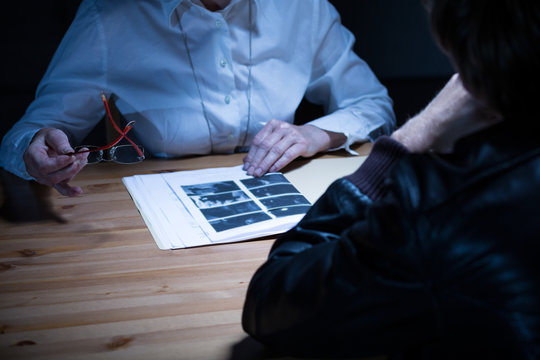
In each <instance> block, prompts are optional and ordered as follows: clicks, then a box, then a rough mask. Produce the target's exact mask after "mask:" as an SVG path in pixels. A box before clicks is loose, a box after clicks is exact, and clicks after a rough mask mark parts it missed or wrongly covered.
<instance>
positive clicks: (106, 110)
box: [101, 91, 144, 157]
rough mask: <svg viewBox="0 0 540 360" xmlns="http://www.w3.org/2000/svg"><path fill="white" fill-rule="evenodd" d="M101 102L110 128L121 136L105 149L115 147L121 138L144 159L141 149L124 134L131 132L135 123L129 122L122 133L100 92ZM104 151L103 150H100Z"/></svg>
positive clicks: (104, 97) (102, 93)
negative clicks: (110, 125)
mask: <svg viewBox="0 0 540 360" xmlns="http://www.w3.org/2000/svg"><path fill="white" fill-rule="evenodd" d="M101 100H103V105H104V106H105V112H106V113H107V117H108V118H109V122H110V123H111V124H112V126H113V127H114V129H115V130H116V131H117V132H118V133H119V134H121V136H120V137H118V138H117V139H116V140H115V141H114V142H113V143H112V144H111V145H110V146H108V147H107V148H110V147H113V146H114V145H116V144H117V143H118V142H119V141H120V140H122V138H125V139H126V140H127V141H129V143H130V144H131V145H132V146H133V147H134V148H135V150H137V153H138V154H139V156H140V157H144V154H143V152H142V151H141V149H140V148H139V146H137V144H135V143H134V142H133V140H131V139H130V138H129V137H128V136H127V135H126V134H127V132H128V131H129V130H131V128H132V127H133V126H132V124H134V123H135V121H131V122H129V123H128V124H127V125H126V127H125V128H124V131H122V130H121V129H120V128H119V127H118V125H117V124H116V122H115V121H114V119H113V117H112V115H111V109H110V108H109V102H108V101H107V97H106V96H105V93H104V92H103V91H102V92H101ZM128 127H129V128H128ZM102 150H104V149H102Z"/></svg>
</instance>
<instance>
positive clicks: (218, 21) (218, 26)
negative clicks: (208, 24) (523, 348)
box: [216, 20, 222, 29]
mask: <svg viewBox="0 0 540 360" xmlns="http://www.w3.org/2000/svg"><path fill="white" fill-rule="evenodd" d="M221 25H222V24H221V20H216V27H217V28H218V29H219V28H220V27H221Z"/></svg>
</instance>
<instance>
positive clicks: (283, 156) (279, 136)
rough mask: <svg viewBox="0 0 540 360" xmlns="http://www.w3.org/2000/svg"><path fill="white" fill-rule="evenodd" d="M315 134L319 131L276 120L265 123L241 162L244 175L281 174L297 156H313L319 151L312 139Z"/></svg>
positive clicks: (311, 127) (310, 127) (317, 145)
mask: <svg viewBox="0 0 540 360" xmlns="http://www.w3.org/2000/svg"><path fill="white" fill-rule="evenodd" d="M313 129H314V130H313ZM315 132H322V130H320V129H318V128H315V127H313V126H307V127H306V126H295V125H292V124H289V123H286V122H283V121H279V120H272V121H270V122H268V123H267V124H266V125H265V126H264V127H263V128H262V129H261V131H260V132H259V133H258V134H257V135H256V136H255V138H254V139H253V143H252V145H251V148H250V151H249V153H248V154H247V155H246V157H245V159H244V170H246V172H247V174H248V175H253V176H262V175H264V174H265V173H267V172H274V171H279V170H281V169H282V168H283V167H285V166H286V165H287V164H289V163H290V162H291V161H292V160H294V159H296V158H297V157H299V156H311V155H313V154H314V153H316V152H317V151H318V150H319V144H317V142H316V141H315V137H314V136H312V134H313V133H315Z"/></svg>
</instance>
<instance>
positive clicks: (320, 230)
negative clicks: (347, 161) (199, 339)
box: [242, 0, 540, 360]
mask: <svg viewBox="0 0 540 360" xmlns="http://www.w3.org/2000/svg"><path fill="white" fill-rule="evenodd" d="M426 5H427V7H428V9H429V14H430V21H431V25H432V31H433V34H434V36H435V38H436V39H437V40H438V42H439V44H440V45H441V47H442V48H443V50H444V51H446V52H447V54H448V55H449V57H450V58H451V60H452V62H453V63H454V64H455V67H456V70H457V74H456V75H454V76H453V77H452V78H451V79H450V81H449V82H448V84H447V85H446V86H445V87H444V88H443V89H442V90H441V91H440V93H439V94H438V95H437V96H436V97H435V98H434V99H433V100H432V102H431V103H430V104H428V106H427V107H426V108H425V109H424V110H423V111H422V112H420V113H419V114H418V115H417V116H415V117H413V118H411V119H410V120H409V121H408V122H406V123H405V124H404V125H403V126H402V127H401V128H399V129H397V130H396V131H395V132H393V134H392V135H391V136H383V137H381V138H379V139H378V140H377V141H376V142H375V144H374V146H373V148H372V151H371V153H370V155H369V156H368V157H367V159H366V160H365V161H364V163H363V164H362V165H361V166H360V168H359V169H358V170H357V171H356V172H355V173H353V174H351V175H349V176H346V177H345V178H342V179H339V180H337V181H336V182H334V183H333V184H332V185H331V186H330V187H329V188H328V190H327V191H326V192H325V194H323V195H322V197H321V198H320V199H319V200H318V201H317V202H316V203H315V204H314V206H313V207H312V209H311V210H310V211H309V212H308V213H307V214H306V216H305V217H304V218H303V219H302V220H301V221H300V223H299V224H298V225H297V226H296V227H294V228H293V229H291V230H290V231H289V232H287V233H285V234H283V235H282V236H280V237H279V238H278V240H277V241H276V242H275V243H274V245H273V247H272V249H271V251H270V255H269V258H268V260H267V261H266V262H265V263H264V264H263V265H262V266H261V267H260V268H259V269H258V270H257V271H256V273H255V274H254V276H253V278H252V280H251V282H250V285H249V288H248V291H247V295H246V300H245V304H244V311H243V319H242V323H243V327H244V329H245V331H246V332H247V333H248V334H250V335H251V336H252V337H254V338H255V339H257V340H259V341H260V342H262V343H264V344H266V345H267V346H268V347H270V348H271V349H273V350H275V351H277V352H279V353H282V354H292V355H297V356H313V357H317V358H320V357H332V358H339V357H353V356H354V357H358V356H378V355H386V356H388V357H389V358H392V359H406V358H407V359H467V358H473V359H531V360H532V359H539V358H540V261H538V259H537V257H538V254H539V253H540V242H539V240H540V221H539V219H540V205H539V204H540V192H539V191H538V189H540V136H539V135H538V132H537V130H538V129H539V125H538V124H539V123H540V121H539V118H538V112H539V110H538V104H537V103H536V101H535V99H536V97H537V96H538V91H537V90H536V89H535V87H536V84H538V83H540V70H539V69H540V67H539V66H538V64H540V2H538V1H530V0H500V1H499V0H497V1H491V0H489V1H488V0H431V1H427V2H426Z"/></svg>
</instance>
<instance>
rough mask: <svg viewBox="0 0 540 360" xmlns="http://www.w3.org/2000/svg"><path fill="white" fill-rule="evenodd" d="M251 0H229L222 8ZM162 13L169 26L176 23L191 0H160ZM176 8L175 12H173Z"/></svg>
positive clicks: (228, 7) (188, 6)
mask: <svg viewBox="0 0 540 360" xmlns="http://www.w3.org/2000/svg"><path fill="white" fill-rule="evenodd" d="M246 1H251V0H231V2H230V3H229V5H227V7H226V8H225V9H223V10H225V11H227V10H228V9H231V8H233V7H234V5H236V4H237V3H241V2H246ZM161 4H162V8H163V14H164V15H165V17H166V19H167V22H168V23H169V26H173V27H174V26H176V25H178V21H179V20H180V19H181V18H182V15H183V14H184V13H185V12H186V11H187V10H189V9H190V8H191V7H192V6H193V1H192V0H161ZM253 5H256V1H255V0H253ZM175 10H177V14H175V13H174V12H175Z"/></svg>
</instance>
